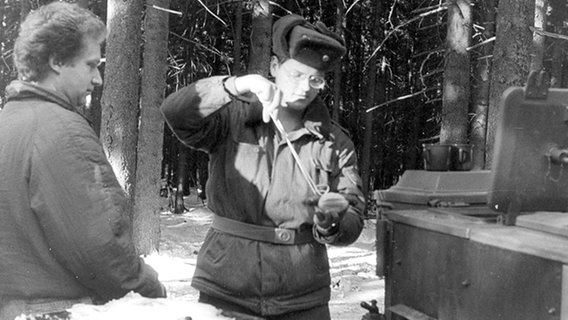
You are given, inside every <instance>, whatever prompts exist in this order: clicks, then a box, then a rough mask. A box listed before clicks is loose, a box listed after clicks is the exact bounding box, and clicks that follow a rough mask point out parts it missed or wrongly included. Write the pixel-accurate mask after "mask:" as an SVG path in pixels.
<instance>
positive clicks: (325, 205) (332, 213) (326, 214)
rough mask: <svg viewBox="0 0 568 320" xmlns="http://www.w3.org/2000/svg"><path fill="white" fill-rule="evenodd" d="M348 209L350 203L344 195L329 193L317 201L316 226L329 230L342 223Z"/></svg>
mask: <svg viewBox="0 0 568 320" xmlns="http://www.w3.org/2000/svg"><path fill="white" fill-rule="evenodd" d="M348 208H349V202H348V201H347V200H346V199H345V197H344V196H343V195H341V194H340V193H336V192H328V193H326V194H324V195H322V196H321V197H320V198H319V199H318V201H317V206H316V207H315V212H316V214H315V215H314V224H315V225H316V226H317V227H318V228H319V229H321V230H324V231H325V230H329V229H331V228H333V227H335V226H336V225H337V224H338V223H339V221H341V219H342V218H343V216H344V215H345V212H347V209H348Z"/></svg>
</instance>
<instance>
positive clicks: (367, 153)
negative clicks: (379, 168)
mask: <svg viewBox="0 0 568 320" xmlns="http://www.w3.org/2000/svg"><path fill="white" fill-rule="evenodd" d="M339 2H341V1H339ZM338 5H339V3H338ZM341 6H342V4H341ZM371 6H373V7H372V8H371V10H372V13H371V16H372V17H373V18H374V20H373V22H372V26H371V30H372V31H371V34H372V35H373V41H372V47H373V48H376V47H377V46H378V45H379V43H378V39H379V38H378V36H377V35H378V29H379V17H378V15H377V14H376V13H377V12H378V11H379V6H380V3H379V2H376V3H375V4H371ZM338 20H339V18H338ZM368 65H369V69H368V71H367V79H368V82H367V96H366V98H365V105H366V106H367V108H371V107H373V106H374V105H375V85H376V77H377V55H373V57H372V58H371V59H370V60H369V64H368ZM363 116H364V117H365V131H364V136H363V151H362V155H361V178H362V180H363V194H364V195H365V196H368V195H369V181H370V177H371V163H372V162H373V161H372V154H371V150H372V146H373V113H371V112H364V113H363ZM365 211H366V210H365Z"/></svg>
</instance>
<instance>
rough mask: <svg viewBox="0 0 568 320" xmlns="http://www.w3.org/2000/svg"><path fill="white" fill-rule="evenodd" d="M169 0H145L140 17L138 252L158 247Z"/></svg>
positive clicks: (144, 252) (136, 234)
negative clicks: (162, 9)
mask: <svg viewBox="0 0 568 320" xmlns="http://www.w3.org/2000/svg"><path fill="white" fill-rule="evenodd" d="M153 6H157V7H161V8H166V9H167V8H169V7H170V0H148V1H147V5H146V16H145V20H144V40H145V42H144V52H143V65H142V86H141V88H142V90H141V93H140V106H141V108H140V128H139V131H138V158H137V165H136V190H135V197H134V212H135V213H136V214H135V215H134V230H133V232H134V233H133V237H134V243H135V244H136V246H137V249H138V252H140V253H143V254H149V253H151V252H153V251H157V250H158V245H159V240H160V194H159V190H160V180H161V179H160V178H161V176H160V168H161V165H162V144H163V137H164V120H163V118H162V115H161V113H160V110H159V108H158V106H159V105H161V104H162V101H163V99H164V94H165V90H166V74H167V68H168V66H167V63H166V61H167V60H166V59H167V48H168V31H169V28H168V27H169V15H168V13H167V12H165V11H161V10H158V9H155V8H154V7H153Z"/></svg>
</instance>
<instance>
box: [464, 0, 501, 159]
mask: <svg viewBox="0 0 568 320" xmlns="http://www.w3.org/2000/svg"><path fill="white" fill-rule="evenodd" d="M483 5H484V8H483V10H484V12H485V14H484V16H483V17H482V19H483V20H484V21H483V26H484V31H483V39H490V38H492V37H493V36H495V2H494V0H486V1H485V2H484V3H483ZM492 53H493V42H490V43H487V44H485V45H483V47H481V49H480V54H479V55H480V57H479V58H478V59H477V63H476V66H475V75H474V77H473V78H474V79H476V81H475V82H474V84H473V105H472V115H473V118H472V121H471V126H470V127H471V128H470V130H471V134H470V141H471V143H472V144H473V170H482V169H484V168H485V154H486V143H485V139H486V135H487V107H488V104H489V74H490V72H491V62H492V61H493V60H492V59H491V58H490V56H491V54H492Z"/></svg>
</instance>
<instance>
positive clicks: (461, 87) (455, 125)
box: [440, 0, 472, 143]
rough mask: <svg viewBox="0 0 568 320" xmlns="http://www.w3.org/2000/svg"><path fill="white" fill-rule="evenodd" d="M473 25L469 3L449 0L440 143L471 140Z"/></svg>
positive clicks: (466, 0) (463, 0) (461, 0)
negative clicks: (471, 49)
mask: <svg viewBox="0 0 568 320" xmlns="http://www.w3.org/2000/svg"><path fill="white" fill-rule="evenodd" d="M471 23H472V22H471V4H470V2H469V0H451V1H449V4H448V31H447V39H446V45H447V47H446V61H445V71H444V90H443V95H442V116H441V118H442V123H441V129H440V143H467V141H468V139H467V133H468V110H469V53H468V51H467V48H468V47H469V43H470V38H471Z"/></svg>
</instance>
